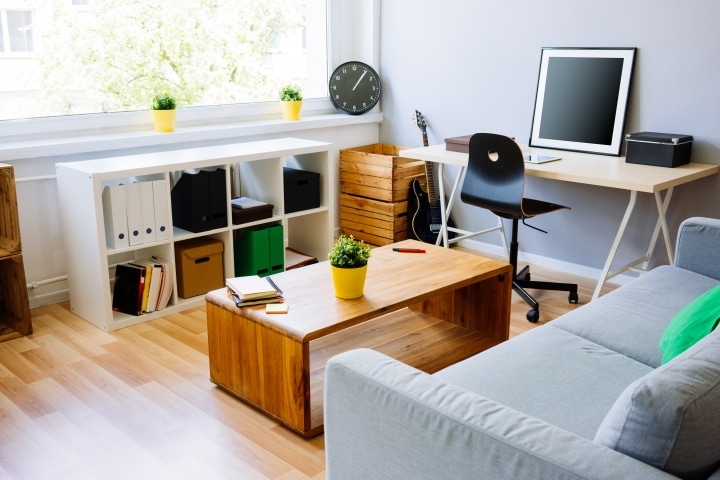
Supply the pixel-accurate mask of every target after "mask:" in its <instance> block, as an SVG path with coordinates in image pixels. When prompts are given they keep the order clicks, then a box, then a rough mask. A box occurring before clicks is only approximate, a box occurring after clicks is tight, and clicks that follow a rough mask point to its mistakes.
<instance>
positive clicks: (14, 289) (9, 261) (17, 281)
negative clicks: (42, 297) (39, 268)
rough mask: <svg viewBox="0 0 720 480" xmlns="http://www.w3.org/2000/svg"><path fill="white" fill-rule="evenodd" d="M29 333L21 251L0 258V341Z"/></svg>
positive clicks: (30, 327)
mask: <svg viewBox="0 0 720 480" xmlns="http://www.w3.org/2000/svg"><path fill="white" fill-rule="evenodd" d="M31 333H32V322H31V320H30V305H29V304H28V293H27V286H26V284H25V268H24V264H23V256H22V253H18V254H15V255H11V256H9V257H3V258H0V341H4V340H10V339H11V338H15V337H16V336H18V335H17V334H22V335H29V334H31Z"/></svg>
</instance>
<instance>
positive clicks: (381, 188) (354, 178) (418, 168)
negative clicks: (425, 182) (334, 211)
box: [340, 143, 425, 202]
mask: <svg viewBox="0 0 720 480" xmlns="http://www.w3.org/2000/svg"><path fill="white" fill-rule="evenodd" d="M404 148H407V147H398V146H397V145H388V144H384V143H374V144H372V145H365V146H362V147H355V148H348V149H345V150H340V193H348V194H351V195H357V196H360V197H366V198H372V199H375V200H381V201H384V202H401V201H405V200H407V198H408V190H409V188H410V183H411V182H412V181H413V179H415V178H419V177H421V178H423V179H424V177H425V162H423V161H422V160H410V159H406V158H402V157H398V156H397V155H398V152H399V151H400V150H402V149H404Z"/></svg>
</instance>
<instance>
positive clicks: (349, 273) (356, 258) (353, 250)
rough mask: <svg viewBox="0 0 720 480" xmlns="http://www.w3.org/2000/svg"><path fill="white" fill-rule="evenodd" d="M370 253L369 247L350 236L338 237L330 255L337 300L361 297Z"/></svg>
mask: <svg viewBox="0 0 720 480" xmlns="http://www.w3.org/2000/svg"><path fill="white" fill-rule="evenodd" d="M371 253H372V250H371V247H370V245H368V244H367V243H365V242H363V241H362V240H355V238H353V236H352V235H350V236H347V235H340V237H338V239H337V241H336V242H335V245H334V246H333V248H332V250H330V253H328V260H330V270H331V272H332V278H333V285H334V287H335V296H336V297H338V298H359V297H362V296H363V290H364V287H365V277H366V275H367V264H368V260H369V259H370V255H371Z"/></svg>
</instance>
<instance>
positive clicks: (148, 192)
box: [138, 182, 157, 243]
mask: <svg viewBox="0 0 720 480" xmlns="http://www.w3.org/2000/svg"><path fill="white" fill-rule="evenodd" d="M138 184H139V185H140V216H141V218H142V233H141V236H142V243H151V242H156V241H157V235H156V234H155V196H154V194H153V182H138Z"/></svg>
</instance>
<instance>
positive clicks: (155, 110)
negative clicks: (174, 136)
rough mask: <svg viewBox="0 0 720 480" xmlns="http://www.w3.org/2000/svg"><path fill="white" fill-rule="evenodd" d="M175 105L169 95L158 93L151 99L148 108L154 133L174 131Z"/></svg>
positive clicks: (173, 98)
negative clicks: (150, 112) (150, 104)
mask: <svg viewBox="0 0 720 480" xmlns="http://www.w3.org/2000/svg"><path fill="white" fill-rule="evenodd" d="M175 105H176V102H175V97H173V96H172V95H170V94H169V93H160V94H158V95H155V96H154V97H153V101H152V106H151V107H150V108H151V110H152V117H153V125H154V126H155V131H156V132H174V131H175Z"/></svg>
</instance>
